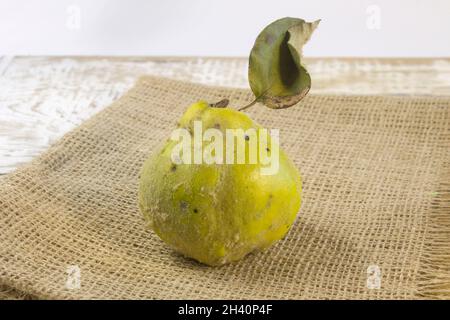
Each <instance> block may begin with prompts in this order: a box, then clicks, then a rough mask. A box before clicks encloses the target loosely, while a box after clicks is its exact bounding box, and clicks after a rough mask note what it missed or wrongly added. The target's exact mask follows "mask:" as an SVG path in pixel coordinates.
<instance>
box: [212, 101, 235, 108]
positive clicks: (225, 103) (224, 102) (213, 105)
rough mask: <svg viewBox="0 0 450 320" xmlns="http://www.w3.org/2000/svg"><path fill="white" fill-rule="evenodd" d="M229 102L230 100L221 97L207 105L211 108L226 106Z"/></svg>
mask: <svg viewBox="0 0 450 320" xmlns="http://www.w3.org/2000/svg"><path fill="white" fill-rule="evenodd" d="M229 103H230V100H228V99H222V100H220V101H219V102H216V103H211V104H209V106H210V107H211V108H226V107H227V106H228V104H229Z"/></svg>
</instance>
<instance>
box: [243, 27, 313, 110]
mask: <svg viewBox="0 0 450 320" xmlns="http://www.w3.org/2000/svg"><path fill="white" fill-rule="evenodd" d="M319 22H320V20H317V21H314V22H311V23H310V22H306V21H304V20H302V19H297V18H283V19H280V20H277V21H275V22H272V23H271V24H269V25H268V26H267V27H266V28H264V30H263V31H262V32H261V33H260V34H259V35H258V37H257V38H256V41H255V44H254V46H253V48H252V51H251V53H250V59H249V70H248V78H249V81H250V87H251V89H252V91H253V93H254V94H255V96H256V101H258V102H261V103H263V104H265V105H266V106H267V107H269V108H273V109H282V108H288V107H291V106H293V105H294V104H296V103H297V102H299V101H300V100H301V99H303V97H305V96H306V94H307V93H308V91H309V89H310V88H311V77H310V76H309V73H308V71H307V70H306V68H305V67H304V66H303V64H302V61H301V60H302V48H303V45H304V44H305V43H306V42H307V41H308V40H309V38H310V37H311V34H312V33H313V31H314V30H315V29H316V28H317V25H318V24H319Z"/></svg>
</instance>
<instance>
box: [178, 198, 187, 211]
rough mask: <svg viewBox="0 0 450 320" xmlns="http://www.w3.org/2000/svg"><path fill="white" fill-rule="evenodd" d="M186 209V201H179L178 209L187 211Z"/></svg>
mask: <svg viewBox="0 0 450 320" xmlns="http://www.w3.org/2000/svg"><path fill="white" fill-rule="evenodd" d="M187 207H188V203H187V202H186V201H183V200H182V201H180V209H181V210H183V211H184V210H186V209H187Z"/></svg>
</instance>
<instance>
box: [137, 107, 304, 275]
mask: <svg viewBox="0 0 450 320" xmlns="http://www.w3.org/2000/svg"><path fill="white" fill-rule="evenodd" d="M194 121H202V125H203V130H205V129H208V128H216V129H219V130H221V131H223V133H224V136H225V132H224V131H225V129H236V128H242V129H244V130H247V129H249V128H255V129H256V128H261V127H260V126H259V125H258V124H257V123H255V122H254V121H252V119H250V118H249V117H248V116H247V115H246V114H244V113H242V112H239V111H236V110H233V109H229V108H214V107H211V106H210V105H209V104H208V103H206V102H204V101H200V102H197V103H195V104H193V105H192V106H190V107H189V108H188V109H187V110H186V112H185V114H184V115H183V116H182V118H181V119H180V121H179V126H180V127H182V128H186V129H188V130H189V131H190V132H192V130H193V122H194ZM177 143H178V142H177V141H172V140H168V141H167V142H166V144H165V145H164V146H163V147H162V148H161V149H160V150H157V151H156V152H155V153H154V154H153V155H152V156H151V157H150V158H149V159H147V161H146V162H145V163H144V166H143V168H142V171H141V178H140V186H139V205H140V209H141V212H142V214H143V215H144V218H145V221H146V222H147V224H148V226H149V227H150V228H151V229H153V231H154V232H155V233H156V234H157V235H158V236H159V237H160V238H161V239H162V240H163V241H165V242H166V243H168V244H169V245H170V246H171V247H173V248H174V249H175V250H176V251H178V252H180V253H182V254H183V255H185V256H187V257H190V258H193V259H195V260H197V261H200V262H202V263H205V264H208V265H212V266H216V265H222V264H225V263H228V262H232V261H236V260H239V259H241V258H242V257H244V256H245V255H247V254H248V253H250V252H252V251H254V250H263V249H265V248H267V247H269V246H270V245H271V244H273V243H274V242H276V241H277V240H279V239H281V238H283V237H284V236H285V235H286V233H287V231H288V230H289V228H290V227H291V226H292V224H293V222H294V220H295V217H296V215H297V212H298V211H299V209H300V204H301V178H300V174H299V172H298V170H297V168H296V167H295V166H294V164H293V163H292V162H291V160H290V159H289V158H288V157H287V156H286V155H285V153H284V152H283V150H281V148H280V149H279V170H278V171H277V172H276V173H275V174H273V175H262V174H261V170H260V167H261V166H262V164H261V163H256V164H205V163H203V164H178V165H175V164H174V163H173V162H172V160H171V153H172V149H173V148H174V146H175V145H176V144H177ZM268 145H269V146H270V145H271V144H270V139H269V144H268ZM235 152H236V148H235Z"/></svg>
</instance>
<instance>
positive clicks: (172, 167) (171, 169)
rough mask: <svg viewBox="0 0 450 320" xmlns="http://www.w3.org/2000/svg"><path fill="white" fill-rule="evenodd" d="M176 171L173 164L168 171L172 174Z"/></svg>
mask: <svg viewBox="0 0 450 320" xmlns="http://www.w3.org/2000/svg"><path fill="white" fill-rule="evenodd" d="M176 170H177V166H176V165H174V164H173V165H172V166H171V167H170V171H172V172H174V171H176Z"/></svg>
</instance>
